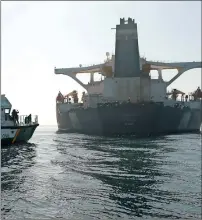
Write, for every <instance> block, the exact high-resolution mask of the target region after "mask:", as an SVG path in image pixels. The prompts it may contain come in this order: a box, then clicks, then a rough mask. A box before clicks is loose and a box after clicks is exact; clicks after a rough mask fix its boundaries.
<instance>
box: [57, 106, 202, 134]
mask: <svg viewBox="0 0 202 220" xmlns="http://www.w3.org/2000/svg"><path fill="white" fill-rule="evenodd" d="M56 112H57V113H56V114H57V122H58V130H59V131H60V132H78V133H85V134H97V135H114V134H115V135H117V134H118V135H125V134H134V135H140V136H150V135H159V134H172V133H184V132H198V131H199V130H200V124H201V112H200V109H194V110H192V109H190V108H189V107H184V106H179V105H176V106H164V104H163V103H152V102H151V103H126V104H122V105H118V104H113V105H112V104H109V105H104V106H101V107H98V108H87V109H83V108H75V109H72V110H70V111H67V112H63V113H61V112H59V111H56Z"/></svg>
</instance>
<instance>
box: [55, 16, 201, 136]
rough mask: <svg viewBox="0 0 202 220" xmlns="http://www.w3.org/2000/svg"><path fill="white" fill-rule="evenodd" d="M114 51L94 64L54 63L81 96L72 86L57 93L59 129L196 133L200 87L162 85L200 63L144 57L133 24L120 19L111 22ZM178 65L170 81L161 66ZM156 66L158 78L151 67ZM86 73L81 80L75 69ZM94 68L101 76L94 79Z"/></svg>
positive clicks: (173, 67) (69, 130) (98, 133)
mask: <svg viewBox="0 0 202 220" xmlns="http://www.w3.org/2000/svg"><path fill="white" fill-rule="evenodd" d="M115 29H116V39H115V54H114V55H112V56H109V53H106V55H107V58H106V60H105V61H104V62H103V63H101V64H97V65H91V66H82V65H79V67H74V68H55V70H54V71H55V74H63V75H67V76H69V77H71V78H72V79H74V80H75V81H76V82H77V83H78V84H79V85H81V86H82V87H83V88H84V90H85V92H83V95H82V98H81V101H79V99H78V93H77V91H76V90H74V91H72V92H70V93H69V94H67V95H63V94H62V93H61V92H59V93H58V95H57V97H56V118H57V124H58V131H62V132H77V133H84V134H97V135H114V134H116V135H125V134H134V135H143V136H144V135H146V136H148V135H159V134H172V133H184V132H199V131H200V125H201V121H202V111H201V109H202V92H201V89H200V87H198V89H197V90H196V91H195V92H192V93H189V94H185V93H184V92H182V91H179V90H178V89H173V90H172V91H171V92H168V91H167V90H168V89H167V87H168V86H169V85H170V84H171V83H173V82H174V81H175V80H176V79H177V78H178V77H179V76H180V75H182V74H183V73H184V72H185V71H187V70H190V69H194V68H201V64H202V62H175V63H163V62H154V61H148V60H146V59H145V58H141V57H140V55H139V45H138V32H137V24H136V23H135V21H134V19H132V18H128V20H125V19H124V18H121V19H120V24H118V25H116V28H115ZM165 69H177V70H178V73H177V75H176V76H175V77H173V78H172V79H171V80H170V81H164V80H163V77H162V70H165ZM152 70H157V71H158V78H156V79H153V78H152V77H151V74H150V73H151V71H152ZM81 73H83V74H86V73H88V74H90V82H89V83H88V84H84V83H83V82H82V81H80V80H79V79H78V78H77V77H76V75H77V74H81ZM95 73H99V74H100V80H95V79H94V78H95V77H94V76H95Z"/></svg>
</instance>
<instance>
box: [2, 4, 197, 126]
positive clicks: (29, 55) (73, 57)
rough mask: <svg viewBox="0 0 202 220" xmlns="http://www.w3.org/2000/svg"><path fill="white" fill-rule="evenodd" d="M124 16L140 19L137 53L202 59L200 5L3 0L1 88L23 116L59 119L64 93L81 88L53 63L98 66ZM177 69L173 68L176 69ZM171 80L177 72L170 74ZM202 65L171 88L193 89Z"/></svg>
mask: <svg viewBox="0 0 202 220" xmlns="http://www.w3.org/2000/svg"><path fill="white" fill-rule="evenodd" d="M120 17H125V18H128V17H132V18H134V19H135V20H136V22H137V24H138V36H139V47H140V54H141V55H144V56H146V58H147V59H148V60H162V61H170V62H175V61H200V60H201V2H199V1H198V2H192V1H181V2H174V1H173V2H152V1H151V2H146V1H144V2H125V1H124V2H107V1H106V2H78V1H76V2H68V1H67V2H64V1H63V2H58V1H57V2H56V1H55V2H54V1H53V2H51V1H47V2H39V1H38V2H37V1H36V2H20V1H18V2H17V1H16V2H5V1H4V2H2V3H1V31H2V32H1V37H2V38H1V39H2V40H1V46H2V47H1V48H2V51H1V64H2V68H1V86H2V87H1V93H5V94H6V95H7V97H8V98H9V100H10V101H11V102H12V104H13V107H14V108H17V109H18V110H19V111H20V113H21V114H29V113H32V114H38V115H39V122H40V124H52V125H53V124H56V117H55V98H56V96H57V93H58V91H59V90H61V92H62V93H64V94H65V93H68V92H70V91H72V90H73V89H78V90H79V91H80V92H82V91H83V90H82V89H81V87H80V86H78V84H77V83H76V82H74V81H73V80H72V79H71V78H69V77H67V76H63V75H55V74H54V67H55V66H56V67H72V66H78V65H79V64H83V65H84V64H93V63H101V62H103V60H104V59H105V54H106V52H107V51H108V52H110V53H111V52H114V46H115V31H114V30H111V28H114V27H115V26H116V24H118V23H119V18H120ZM174 73H175V72H174ZM164 76H165V77H164V79H169V78H171V77H172V76H173V73H170V72H169V73H168V72H167V73H166V74H165V75H164ZM199 85H201V69H195V70H190V71H188V72H186V73H185V74H184V75H182V76H181V77H180V78H179V79H178V80H177V81H175V83H173V84H172V85H171V88H175V87H177V88H178V89H180V90H183V91H185V92H192V91H193V90H195V89H196V88H197V86H199Z"/></svg>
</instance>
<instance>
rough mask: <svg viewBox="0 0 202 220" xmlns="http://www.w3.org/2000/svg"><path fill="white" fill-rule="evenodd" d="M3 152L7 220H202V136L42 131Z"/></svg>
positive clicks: (5, 215) (3, 187)
mask: <svg viewBox="0 0 202 220" xmlns="http://www.w3.org/2000/svg"><path fill="white" fill-rule="evenodd" d="M32 141H33V142H34V143H36V145H33V144H31V145H29V146H21V147H16V148H15V149H14V150H12V149H5V150H4V149H2V158H3V161H2V171H3V172H2V198H3V199H2V207H3V210H2V214H3V217H4V219H24V218H27V219H86V220H90V219H200V218H199V217H200V213H201V208H200V189H201V188H200V179H201V176H200V172H201V171H200V136H199V135H195V134H194V135H181V136H180V135H179V136H178V135H177V136H167V137H164V138H155V139H151V138H150V139H135V138H132V137H131V138H102V137H92V136H87V135H77V134H56V133H55V132H54V131H53V130H49V131H47V132H45V131H38V133H36V135H35V139H32Z"/></svg>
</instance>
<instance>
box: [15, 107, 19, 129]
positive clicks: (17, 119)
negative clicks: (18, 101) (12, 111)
mask: <svg viewBox="0 0 202 220" xmlns="http://www.w3.org/2000/svg"><path fill="white" fill-rule="evenodd" d="M18 113H19V111H18V110H16V121H17V124H18V125H19V115H18Z"/></svg>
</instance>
